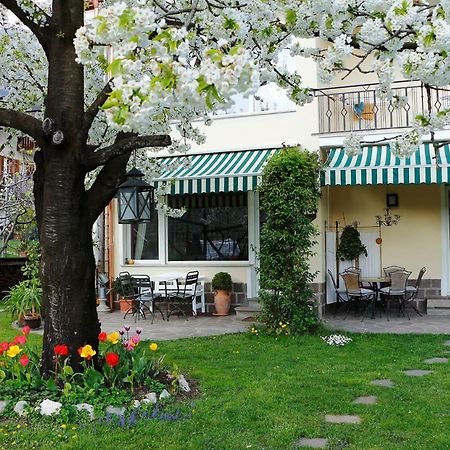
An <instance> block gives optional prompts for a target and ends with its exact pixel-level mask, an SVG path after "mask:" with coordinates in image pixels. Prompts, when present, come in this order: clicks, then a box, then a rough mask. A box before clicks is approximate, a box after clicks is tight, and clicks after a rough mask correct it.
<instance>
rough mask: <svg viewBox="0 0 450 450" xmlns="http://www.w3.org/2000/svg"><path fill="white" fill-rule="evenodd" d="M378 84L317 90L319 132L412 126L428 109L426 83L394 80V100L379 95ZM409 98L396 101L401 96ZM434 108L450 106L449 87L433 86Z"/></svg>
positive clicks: (440, 108) (432, 104)
mask: <svg viewBox="0 0 450 450" xmlns="http://www.w3.org/2000/svg"><path fill="white" fill-rule="evenodd" d="M377 87H378V84H376V83H373V84H361V85H353V86H339V87H332V88H325V89H322V90H321V92H318V93H317V94H316V97H317V98H318V102H319V105H318V108H319V133H320V134H328V133H343V132H349V131H369V130H387V129H392V128H397V129H399V128H400V129H401V128H409V127H411V126H412V124H413V122H414V118H415V117H416V116H417V115H418V114H422V113H424V112H426V111H427V109H428V107H427V105H428V98H427V92H426V89H425V87H424V85H423V84H422V83H420V82H416V81H399V82H395V83H394V84H393V94H394V97H393V99H392V100H386V99H382V98H380V96H379V94H378V91H377ZM404 97H406V101H405V102H404V103H402V104H401V106H400V107H399V105H396V103H397V101H398V99H402V98H404ZM430 100H431V108H432V110H433V111H440V110H442V109H446V108H449V107H450V91H449V90H448V88H442V89H440V90H431V99H430Z"/></svg>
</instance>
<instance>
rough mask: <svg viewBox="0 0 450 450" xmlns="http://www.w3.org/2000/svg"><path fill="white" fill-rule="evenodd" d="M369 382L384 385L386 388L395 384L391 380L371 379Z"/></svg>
mask: <svg viewBox="0 0 450 450" xmlns="http://www.w3.org/2000/svg"><path fill="white" fill-rule="evenodd" d="M370 384H374V385H375V386H384V387H388V388H392V387H394V386H395V383H394V382H393V381H392V380H387V379H385V380H373V381H371V382H370Z"/></svg>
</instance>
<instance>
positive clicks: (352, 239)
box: [338, 225, 367, 262]
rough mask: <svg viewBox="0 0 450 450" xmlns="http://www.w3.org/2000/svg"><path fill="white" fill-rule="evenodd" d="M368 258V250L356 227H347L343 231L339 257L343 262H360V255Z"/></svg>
mask: <svg viewBox="0 0 450 450" xmlns="http://www.w3.org/2000/svg"><path fill="white" fill-rule="evenodd" d="M362 254H364V255H365V256H367V248H366V246H365V245H364V244H363V243H362V242H361V235H360V234H359V231H358V229H357V228H356V226H353V225H346V226H345V227H344V229H343V230H342V234H341V240H340V242H339V248H338V255H339V258H340V259H341V261H356V262H358V261H359V255H362Z"/></svg>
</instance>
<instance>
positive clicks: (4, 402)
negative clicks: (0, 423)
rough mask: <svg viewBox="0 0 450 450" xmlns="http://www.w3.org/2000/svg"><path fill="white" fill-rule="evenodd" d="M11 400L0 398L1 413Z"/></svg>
mask: <svg viewBox="0 0 450 450" xmlns="http://www.w3.org/2000/svg"><path fill="white" fill-rule="evenodd" d="M8 403H9V401H8V400H0V414H1V413H2V412H3V411H4V410H5V408H6V407H7V406H8Z"/></svg>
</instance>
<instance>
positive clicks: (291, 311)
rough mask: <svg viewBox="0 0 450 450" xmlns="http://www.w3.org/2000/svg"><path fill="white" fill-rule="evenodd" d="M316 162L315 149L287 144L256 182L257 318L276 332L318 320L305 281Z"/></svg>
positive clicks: (312, 228) (316, 192)
mask: <svg viewBox="0 0 450 450" xmlns="http://www.w3.org/2000/svg"><path fill="white" fill-rule="evenodd" d="M318 174H319V163H318V157H317V155H316V154H314V153H309V152H308V151H306V150H303V149H300V148H286V149H283V150H282V151H281V153H280V154H279V155H277V156H275V157H273V158H272V159H271V160H270V161H269V162H268V164H267V165H266V167H265V169H264V172H263V180H262V183H261V185H260V187H259V192H260V198H261V202H260V203H261V209H262V211H263V213H264V214H265V215H266V217H267V218H266V220H265V223H264V224H263V226H262V230H261V239H260V241H261V245H260V254H259V258H260V268H259V274H260V287H261V290H260V292H259V298H260V301H261V304H262V313H261V319H262V321H263V322H264V323H265V324H266V326H267V330H268V331H269V332H273V333H274V334H277V333H278V332H277V330H278V329H279V328H280V325H279V324H280V323H282V324H288V327H286V328H289V333H292V334H298V333H304V332H306V331H308V330H309V329H311V328H312V327H313V326H314V325H315V324H316V323H317V321H318V319H317V314H316V311H315V310H314V306H313V294H312V291H311V289H310V283H311V282H312V281H313V279H314V274H312V273H311V272H310V271H309V260H310V257H311V256H312V255H313V251H312V249H313V246H314V245H315V243H316V242H315V237H316V236H317V234H318V232H317V230H316V228H315V226H314V225H313V224H312V223H311V216H315V214H316V213H317V207H318V199H319V184H318V180H319V177H318Z"/></svg>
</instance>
